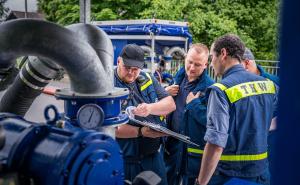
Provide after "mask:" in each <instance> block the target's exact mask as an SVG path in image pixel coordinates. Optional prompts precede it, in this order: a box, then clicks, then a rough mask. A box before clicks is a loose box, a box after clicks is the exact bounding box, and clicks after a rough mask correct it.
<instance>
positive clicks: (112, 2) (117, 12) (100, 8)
mask: <svg viewBox="0 0 300 185" xmlns="http://www.w3.org/2000/svg"><path fill="white" fill-rule="evenodd" d="M38 6H39V8H40V10H41V11H42V12H44V13H45V14H46V19H47V20H49V21H53V22H56V23H59V24H62V25H68V24H72V23H76V22H79V12H80V10H79V0H38ZM147 7H148V4H145V2H144V1H141V0H106V1H101V2H98V1H91V19H92V20H117V19H139V18H140V15H139V13H140V12H141V11H143V10H144V9H145V8H147Z"/></svg>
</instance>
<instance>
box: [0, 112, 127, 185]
mask: <svg viewBox="0 0 300 185" xmlns="http://www.w3.org/2000/svg"><path fill="white" fill-rule="evenodd" d="M0 126H1V127H2V130H3V132H4V133H5V138H6V139H5V144H4V146H3V148H2V150H0V166H1V167H2V170H3V171H5V172H13V171H18V173H19V174H22V175H24V176H25V177H27V178H33V179H34V183H35V184H38V185H39V184H41V185H61V184H66V185H75V184H76V185H84V184H88V185H96V184H97V185H101V184H103V185H109V184H117V185H121V184H123V163H122V156H121V150H120V148H119V146H118V144H117V142H116V141H115V140H114V139H112V138H111V137H109V136H107V135H105V134H103V133H100V132H94V131H85V130H81V131H77V132H74V131H72V132H71V131H68V130H63V129H60V128H56V127H54V126H51V125H46V124H43V125H42V124H36V123H32V122H28V121H26V120H24V119H23V118H22V117H19V116H15V115H12V114H5V113H1V114H0ZM0 170H1V169H0Z"/></svg>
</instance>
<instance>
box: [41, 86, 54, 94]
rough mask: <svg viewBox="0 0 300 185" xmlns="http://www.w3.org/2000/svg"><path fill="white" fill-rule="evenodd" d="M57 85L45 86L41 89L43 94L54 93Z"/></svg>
mask: <svg viewBox="0 0 300 185" xmlns="http://www.w3.org/2000/svg"><path fill="white" fill-rule="evenodd" d="M56 89H57V87H52V86H47V87H45V88H44V89H43V93H44V94H49V95H54V93H55V91H56Z"/></svg>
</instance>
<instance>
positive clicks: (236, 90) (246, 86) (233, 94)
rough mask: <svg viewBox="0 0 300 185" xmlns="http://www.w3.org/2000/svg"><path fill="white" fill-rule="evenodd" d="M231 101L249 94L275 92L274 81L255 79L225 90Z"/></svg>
mask: <svg viewBox="0 0 300 185" xmlns="http://www.w3.org/2000/svg"><path fill="white" fill-rule="evenodd" d="M225 93H226V95H227V97H228V99H229V101H230V102H231V103H234V102H236V101H238V100H240V99H242V98H245V97H248V96H255V95H259V94H275V85H274V83H273V82H272V81H253V82H246V83H242V84H238V85H235V86H233V87H230V88H228V89H226V90H225Z"/></svg>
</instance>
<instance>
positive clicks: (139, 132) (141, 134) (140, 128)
mask: <svg viewBox="0 0 300 185" xmlns="http://www.w3.org/2000/svg"><path fill="white" fill-rule="evenodd" d="M142 128H143V127H139V129H138V135H137V137H143V133H142Z"/></svg>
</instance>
